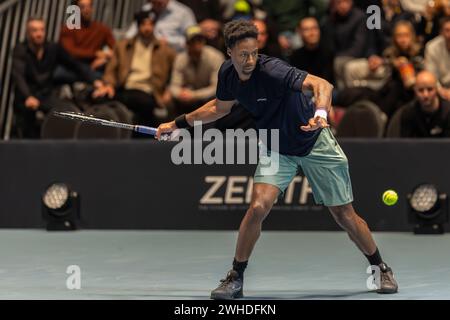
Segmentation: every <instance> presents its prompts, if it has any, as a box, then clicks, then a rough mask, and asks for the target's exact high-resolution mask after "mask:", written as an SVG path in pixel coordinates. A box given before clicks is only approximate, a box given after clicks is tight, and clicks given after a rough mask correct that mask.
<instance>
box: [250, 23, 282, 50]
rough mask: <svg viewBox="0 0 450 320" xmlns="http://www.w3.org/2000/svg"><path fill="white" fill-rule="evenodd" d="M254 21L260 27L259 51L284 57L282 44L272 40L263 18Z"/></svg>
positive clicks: (257, 27)
mask: <svg viewBox="0 0 450 320" xmlns="http://www.w3.org/2000/svg"><path fill="white" fill-rule="evenodd" d="M253 23H254V24H255V26H256V29H258V39H257V41H258V53H259V54H265V55H268V56H271V57H276V58H282V54H281V49H280V46H279V45H278V43H277V42H276V41H272V39H271V37H270V33H269V30H268V29H267V24H266V22H265V21H264V20H261V19H253Z"/></svg>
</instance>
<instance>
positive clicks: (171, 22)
mask: <svg viewBox="0 0 450 320" xmlns="http://www.w3.org/2000/svg"><path fill="white" fill-rule="evenodd" d="M149 10H152V11H153V12H155V13H156V18H157V21H156V25H155V36H156V38H158V40H159V41H161V42H163V43H165V44H169V45H170V46H171V47H172V48H174V49H175V50H176V51H178V52H180V51H182V50H183V49H184V47H185V39H184V35H185V33H186V30H187V28H188V27H190V26H193V25H195V24H197V22H196V20H195V16H194V13H193V12H192V10H191V9H190V8H189V7H187V6H185V5H184V4H182V3H180V2H178V1H176V0H149V1H148V3H147V4H145V5H144V6H143V7H142V11H149ZM137 29H138V28H137V25H136V24H135V23H134V24H132V25H131V26H130V28H129V29H128V31H127V34H126V36H127V38H132V37H134V36H135V35H136V34H137V32H138V30H137Z"/></svg>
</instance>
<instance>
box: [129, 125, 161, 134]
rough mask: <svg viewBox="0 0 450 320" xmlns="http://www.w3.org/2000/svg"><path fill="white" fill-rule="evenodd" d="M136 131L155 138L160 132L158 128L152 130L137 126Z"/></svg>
mask: <svg viewBox="0 0 450 320" xmlns="http://www.w3.org/2000/svg"><path fill="white" fill-rule="evenodd" d="M134 131H137V132H140V133H144V134H150V135H152V136H154V135H156V132H157V131H158V130H157V129H156V128H152V127H146V126H136V127H135V129H134Z"/></svg>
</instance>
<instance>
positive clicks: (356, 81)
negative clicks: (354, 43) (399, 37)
mask: <svg viewBox="0 0 450 320" xmlns="http://www.w3.org/2000/svg"><path fill="white" fill-rule="evenodd" d="M366 2H368V3H367V4H366V5H369V4H377V5H378V3H379V2H381V4H382V10H381V28H380V29H373V30H367V37H368V39H369V45H368V49H367V53H366V56H367V58H361V59H355V60H352V61H350V62H348V63H347V64H346V65H345V68H344V72H345V73H344V77H345V83H346V85H347V86H349V87H352V86H368V87H371V88H374V89H379V88H380V87H382V86H383V84H384V83H385V82H386V80H387V79H388V77H389V69H388V68H386V66H385V65H384V63H383V58H382V54H383V51H384V50H385V49H386V47H387V46H388V45H389V44H390V42H391V39H392V33H393V29H394V26H395V24H396V23H397V22H399V21H405V20H406V21H409V22H410V23H412V24H414V22H415V19H414V15H413V14H412V13H410V12H407V11H404V10H403V8H402V5H401V3H400V0H382V1H366ZM365 11H366V8H364V12H365Z"/></svg>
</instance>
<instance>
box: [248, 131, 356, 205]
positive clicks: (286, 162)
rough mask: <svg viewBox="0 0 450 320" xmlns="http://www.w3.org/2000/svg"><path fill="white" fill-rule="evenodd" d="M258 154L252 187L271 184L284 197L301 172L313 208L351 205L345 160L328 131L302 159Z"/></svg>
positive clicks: (350, 187)
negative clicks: (315, 205) (309, 189)
mask: <svg viewBox="0 0 450 320" xmlns="http://www.w3.org/2000/svg"><path fill="white" fill-rule="evenodd" d="M261 149H263V150H264V152H262V153H260V157H259V163H258V166H257V168H256V171H255V176H254V183H266V184H271V185H274V186H276V187H278V189H280V193H284V191H285V190H286V188H287V187H288V186H289V184H290V183H291V181H292V179H293V178H294V177H295V176H296V175H297V173H298V171H299V168H301V169H302V170H303V173H304V174H305V176H306V178H307V179H308V182H309V184H310V186H311V189H312V192H313V196H314V200H315V201H316V203H317V204H323V205H325V206H327V207H329V206H339V205H344V204H348V203H351V202H353V192H352V184H351V180H350V174H349V171H348V160H347V157H346V156H345V153H344V152H343V151H342V149H341V147H340V146H339V144H338V142H337V141H336V138H335V137H334V136H333V133H332V132H331V130H330V129H329V128H325V129H322V132H321V133H320V134H319V137H318V138H317V141H316V143H315V144H314V147H313V149H312V150H311V152H310V153H309V154H308V155H307V156H304V157H297V156H289V155H283V154H279V153H275V152H274V151H269V152H267V151H266V149H265V148H264V145H262V146H261V145H260V151H261Z"/></svg>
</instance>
